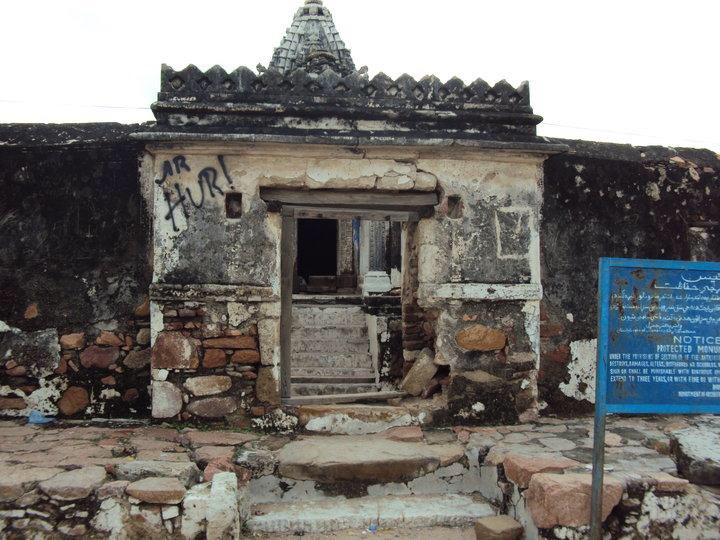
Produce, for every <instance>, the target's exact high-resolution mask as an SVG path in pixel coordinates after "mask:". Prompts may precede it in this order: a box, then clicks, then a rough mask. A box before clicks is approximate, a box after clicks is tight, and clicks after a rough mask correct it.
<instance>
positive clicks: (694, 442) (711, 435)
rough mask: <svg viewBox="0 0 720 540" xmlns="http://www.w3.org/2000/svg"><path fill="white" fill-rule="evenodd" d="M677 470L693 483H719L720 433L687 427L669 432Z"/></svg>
mask: <svg viewBox="0 0 720 540" xmlns="http://www.w3.org/2000/svg"><path fill="white" fill-rule="evenodd" d="M670 450H671V452H672V454H673V456H674V458H675V463H677V470H678V472H679V473H680V474H681V475H682V476H683V477H684V478H687V479H688V480H690V481H691V482H693V483H695V484H710V485H720V433H717V432H713V431H710V430H708V429H701V428H688V429H681V430H679V431H674V432H673V433H671V434H670Z"/></svg>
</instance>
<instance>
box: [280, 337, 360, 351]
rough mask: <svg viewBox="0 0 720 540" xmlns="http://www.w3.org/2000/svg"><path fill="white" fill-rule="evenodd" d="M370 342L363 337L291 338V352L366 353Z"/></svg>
mask: <svg viewBox="0 0 720 540" xmlns="http://www.w3.org/2000/svg"><path fill="white" fill-rule="evenodd" d="M369 349H370V343H369V342H368V339H367V337H366V338H365V339H358V340H349V339H347V338H344V337H338V339H324V340H318V339H293V340H292V349H291V350H292V352H293V354H302V353H335V354H358V353H360V354H368V353H369Z"/></svg>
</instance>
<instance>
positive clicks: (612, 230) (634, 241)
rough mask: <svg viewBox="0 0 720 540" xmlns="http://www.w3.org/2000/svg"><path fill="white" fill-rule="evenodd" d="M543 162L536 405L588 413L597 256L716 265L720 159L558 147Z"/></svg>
mask: <svg viewBox="0 0 720 540" xmlns="http://www.w3.org/2000/svg"><path fill="white" fill-rule="evenodd" d="M562 142H565V143H567V144H568V145H569V146H570V152H568V153H566V154H559V155H556V156H553V157H551V158H549V159H548V160H547V162H546V163H545V166H544V169H545V174H544V176H545V186H544V190H545V191H544V193H545V194H544V198H543V209H542V227H541V233H540V235H541V239H542V242H541V245H542V283H543V302H542V313H541V318H542V322H541V330H540V331H541V348H542V361H541V366H540V374H539V391H540V399H541V400H542V401H544V402H545V403H547V404H548V405H549V408H548V411H549V412H550V411H551V412H555V413H561V414H563V413H564V414H573V413H576V412H578V411H583V410H584V411H588V410H591V409H592V404H593V402H594V397H595V370H594V365H595V354H596V341H595V338H596V335H597V315H596V313H597V301H596V294H597V268H598V259H599V257H603V256H605V257H630V258H646V259H680V260H710V261H713V260H715V261H716V260H719V259H720V197H719V195H720V193H719V191H718V190H719V189H720V187H719V186H720V159H719V158H718V156H717V155H716V154H715V153H714V152H710V151H707V150H691V149H672V148H660V147H647V148H636V147H631V146H625V145H614V144H606V143H591V142H584V141H562Z"/></svg>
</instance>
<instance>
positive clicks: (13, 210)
mask: <svg viewBox="0 0 720 540" xmlns="http://www.w3.org/2000/svg"><path fill="white" fill-rule="evenodd" d="M135 127H136V126H120V125H115V124H103V125H95V124H87V125H82V126H74V125H62V126H49V125H48V126H43V125H5V126H0V140H2V141H3V143H2V144H0V186H1V191H2V193H3V195H2V197H0V414H2V415H4V416H25V415H27V414H29V412H30V411H32V410H36V411H39V412H41V413H44V414H47V415H58V414H59V415H60V416H65V417H81V416H116V417H128V416H146V415H148V413H149V408H148V405H149V394H148V390H147V387H148V381H149V375H150V372H149V360H150V358H149V352H150V351H149V348H148V347H149V343H150V335H149V310H148V308H149V306H148V304H147V289H148V285H149V281H150V265H149V256H148V238H149V227H148V219H147V209H146V208H145V207H144V204H143V199H142V196H141V193H140V186H139V183H138V167H139V161H138V158H139V156H140V152H141V146H140V145H139V144H137V143H135V142H132V141H130V140H129V139H128V134H129V133H130V132H132V131H133V130H134V129H135Z"/></svg>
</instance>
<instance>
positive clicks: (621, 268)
mask: <svg viewBox="0 0 720 540" xmlns="http://www.w3.org/2000/svg"><path fill="white" fill-rule="evenodd" d="M599 290H600V298H599V339H598V373H597V375H598V379H597V385H598V386H597V389H596V398H597V399H596V407H598V408H600V409H601V411H600V412H601V413H658V414H668V413H720V264H718V263H706V262H684V261H659V260H638V259H612V258H604V259H601V260H600V283H599Z"/></svg>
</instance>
